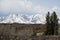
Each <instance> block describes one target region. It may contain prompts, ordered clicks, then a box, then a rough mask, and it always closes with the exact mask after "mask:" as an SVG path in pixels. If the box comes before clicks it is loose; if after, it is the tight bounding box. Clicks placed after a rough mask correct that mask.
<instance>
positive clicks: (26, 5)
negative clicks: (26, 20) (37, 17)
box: [0, 0, 60, 15]
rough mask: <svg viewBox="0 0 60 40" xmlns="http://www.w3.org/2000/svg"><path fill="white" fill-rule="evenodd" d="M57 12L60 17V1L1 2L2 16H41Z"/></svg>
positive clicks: (14, 0)
mask: <svg viewBox="0 0 60 40" xmlns="http://www.w3.org/2000/svg"><path fill="white" fill-rule="evenodd" d="M48 11H50V12H52V11H56V12H57V14H58V15H60V14H59V13H60V0H0V15H2V14H4V15H5V14H10V13H19V14H41V15H45V14H46V13H47V12H48Z"/></svg>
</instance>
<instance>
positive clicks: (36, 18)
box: [0, 14, 43, 24]
mask: <svg viewBox="0 0 60 40" xmlns="http://www.w3.org/2000/svg"><path fill="white" fill-rule="evenodd" d="M0 23H25V24H29V23H30V24H40V23H43V16H42V15H40V14H36V15H30V16H29V15H23V14H22V15H21V14H9V15H8V16H5V17H4V18H2V17H0Z"/></svg>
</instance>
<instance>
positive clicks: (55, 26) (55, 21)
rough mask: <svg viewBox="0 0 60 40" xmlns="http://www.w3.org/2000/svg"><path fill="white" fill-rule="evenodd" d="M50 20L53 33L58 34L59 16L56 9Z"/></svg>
mask: <svg viewBox="0 0 60 40" xmlns="http://www.w3.org/2000/svg"><path fill="white" fill-rule="evenodd" d="M50 21H51V34H52V35H57V34H58V18H57V15H56V12H55V11H54V12H53V13H52V15H51V18H50Z"/></svg>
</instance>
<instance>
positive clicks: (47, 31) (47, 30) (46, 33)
mask: <svg viewBox="0 0 60 40" xmlns="http://www.w3.org/2000/svg"><path fill="white" fill-rule="evenodd" d="M46 27H47V28H46V31H45V35H49V34H50V13H49V12H48V14H47V15H46Z"/></svg>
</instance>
